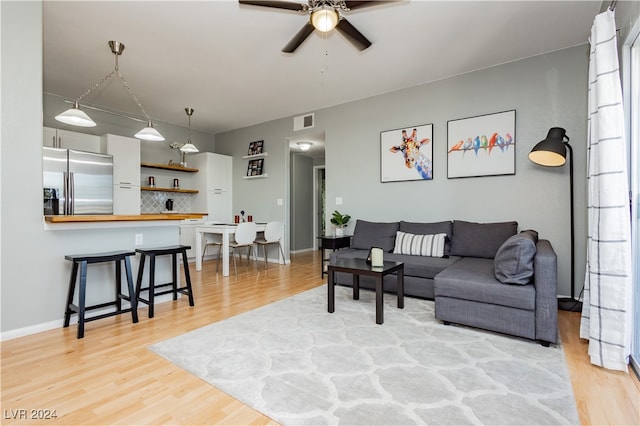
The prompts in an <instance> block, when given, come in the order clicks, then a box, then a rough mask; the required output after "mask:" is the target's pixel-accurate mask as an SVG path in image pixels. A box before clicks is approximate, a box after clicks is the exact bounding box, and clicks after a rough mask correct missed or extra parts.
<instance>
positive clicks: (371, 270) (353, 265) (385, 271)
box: [327, 259, 404, 324]
mask: <svg viewBox="0 0 640 426" xmlns="http://www.w3.org/2000/svg"><path fill="white" fill-rule="evenodd" d="M327 272H328V277H327V287H328V288H329V308H328V311H329V313H333V312H334V311H335V286H336V283H335V279H334V276H335V273H336V272H346V273H348V274H352V275H353V299H354V300H358V299H360V276H361V275H364V276H370V277H373V278H374V279H375V280H376V324H382V323H383V322H384V312H383V310H384V308H383V304H382V296H383V288H382V282H383V280H384V276H385V275H389V274H392V273H394V272H395V273H396V276H397V279H398V285H397V289H396V292H397V295H398V308H399V309H403V308H404V263H402V262H391V261H385V262H384V266H380V267H375V266H371V265H369V264H367V262H366V261H365V260H364V259H338V260H337V261H335V262H332V263H330V264H329V266H328V267H327Z"/></svg>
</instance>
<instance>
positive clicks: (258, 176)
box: [242, 173, 269, 179]
mask: <svg viewBox="0 0 640 426" xmlns="http://www.w3.org/2000/svg"><path fill="white" fill-rule="evenodd" d="M266 177H269V175H268V174H266V173H265V174H262V175H256V176H243V177H242V178H243V179H258V178H266Z"/></svg>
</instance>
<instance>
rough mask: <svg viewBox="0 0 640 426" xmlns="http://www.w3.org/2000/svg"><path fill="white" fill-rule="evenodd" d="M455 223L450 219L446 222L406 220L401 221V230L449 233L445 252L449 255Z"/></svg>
mask: <svg viewBox="0 0 640 426" xmlns="http://www.w3.org/2000/svg"><path fill="white" fill-rule="evenodd" d="M452 225H453V223H452V222H451V221H450V220H447V221H446V222H431V223H429V222H405V221H404V220H401V221H400V229H399V231H402V232H407V233H409V234H417V235H430V234H447V238H446V239H445V245H444V254H445V256H449V253H450V252H451V228H452Z"/></svg>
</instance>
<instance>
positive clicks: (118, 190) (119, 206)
mask: <svg viewBox="0 0 640 426" xmlns="http://www.w3.org/2000/svg"><path fill="white" fill-rule="evenodd" d="M113 214H126V215H138V214H140V185H137V186H136V185H113Z"/></svg>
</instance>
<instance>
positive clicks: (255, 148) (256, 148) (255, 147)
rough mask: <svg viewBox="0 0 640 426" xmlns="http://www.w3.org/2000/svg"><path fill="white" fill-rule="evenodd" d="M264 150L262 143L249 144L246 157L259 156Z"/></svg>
mask: <svg viewBox="0 0 640 426" xmlns="http://www.w3.org/2000/svg"><path fill="white" fill-rule="evenodd" d="M263 150H264V141H255V142H250V143H249V152H248V154H247V155H259V154H262V152H263Z"/></svg>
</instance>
